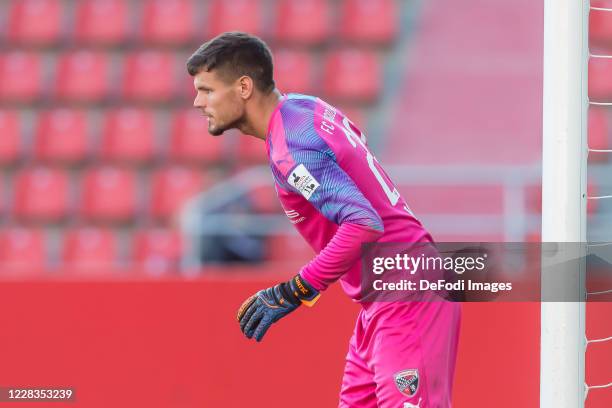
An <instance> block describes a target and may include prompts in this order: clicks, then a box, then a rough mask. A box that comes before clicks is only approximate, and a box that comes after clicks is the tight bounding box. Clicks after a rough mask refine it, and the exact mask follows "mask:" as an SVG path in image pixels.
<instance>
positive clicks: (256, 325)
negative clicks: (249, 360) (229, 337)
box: [236, 274, 320, 341]
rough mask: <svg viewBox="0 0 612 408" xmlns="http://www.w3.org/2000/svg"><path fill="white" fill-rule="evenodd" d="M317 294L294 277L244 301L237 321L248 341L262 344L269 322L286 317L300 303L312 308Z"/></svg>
mask: <svg viewBox="0 0 612 408" xmlns="http://www.w3.org/2000/svg"><path fill="white" fill-rule="evenodd" d="M319 296H320V294H319V291H317V290H316V289H315V288H313V287H312V286H311V285H310V284H309V283H308V282H306V281H305V280H304V279H302V277H301V276H300V275H299V274H297V275H295V276H294V277H293V279H291V280H290V281H288V282H283V283H279V284H278V285H276V286H272V287H270V288H268V289H264V290H260V291H259V292H257V293H256V294H254V295H253V296H251V297H250V298H248V299H247V300H245V301H244V303H243V304H242V306H240V309H238V315H237V316H236V319H237V320H238V322H239V323H240V330H242V332H243V333H244V335H245V336H246V337H247V338H249V339H250V338H252V337H255V340H257V341H261V339H263V336H264V335H265V334H266V332H267V331H268V329H269V328H270V326H271V325H272V323H274V322H276V321H277V320H279V319H280V318H281V317H284V316H286V315H288V314H289V313H291V312H293V311H294V310H295V309H297V308H298V306H300V305H301V304H302V303H304V304H305V305H307V306H312V305H314V303H315V302H316V301H317V300H318V299H319Z"/></svg>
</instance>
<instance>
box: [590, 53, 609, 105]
mask: <svg viewBox="0 0 612 408" xmlns="http://www.w3.org/2000/svg"><path fill="white" fill-rule="evenodd" d="M589 97H590V98H591V100H593V101H596V102H610V101H612V59H609V58H591V59H590V60H589Z"/></svg>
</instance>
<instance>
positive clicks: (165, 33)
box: [141, 0, 195, 44]
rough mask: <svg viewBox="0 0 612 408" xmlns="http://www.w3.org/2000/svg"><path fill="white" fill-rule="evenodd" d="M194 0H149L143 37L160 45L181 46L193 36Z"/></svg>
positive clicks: (142, 32)
mask: <svg viewBox="0 0 612 408" xmlns="http://www.w3.org/2000/svg"><path fill="white" fill-rule="evenodd" d="M194 14H195V13H194V4H193V1H192V0H147V1H146V3H145V4H144V13H143V22H142V31H141V37H142V39H143V40H144V41H147V42H153V43H158V44H180V43H182V42H186V41H188V40H189V39H190V38H191V36H192V35H193V27H194V24H193V22H194V21H193V16H194Z"/></svg>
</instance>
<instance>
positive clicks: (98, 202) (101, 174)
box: [81, 166, 137, 222]
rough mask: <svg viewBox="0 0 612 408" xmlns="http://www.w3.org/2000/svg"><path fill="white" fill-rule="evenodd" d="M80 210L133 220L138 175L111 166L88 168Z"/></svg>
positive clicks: (101, 217)
mask: <svg viewBox="0 0 612 408" xmlns="http://www.w3.org/2000/svg"><path fill="white" fill-rule="evenodd" d="M81 195H82V198H81V214H82V215H83V216H84V217H85V218H88V219H95V220H102V221H122V222H126V221H130V219H131V218H132V217H133V216H134V214H135V213H136V206H137V192H136V175H135V174H134V173H133V172H132V171H129V170H126V169H120V168H116V167H111V166H105V167H100V168H94V169H90V170H88V171H86V172H85V173H84V175H83V182H82V185H81Z"/></svg>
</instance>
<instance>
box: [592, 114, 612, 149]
mask: <svg viewBox="0 0 612 408" xmlns="http://www.w3.org/2000/svg"><path fill="white" fill-rule="evenodd" d="M608 131H609V128H608V111H607V109H602V108H597V107H591V108H590V109H589V148H590V149H597V150H610V149H612V145H611V144H610V141H609V139H608ZM609 156H610V153H602V152H590V153H589V160H592V161H606V160H608V157H609Z"/></svg>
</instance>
